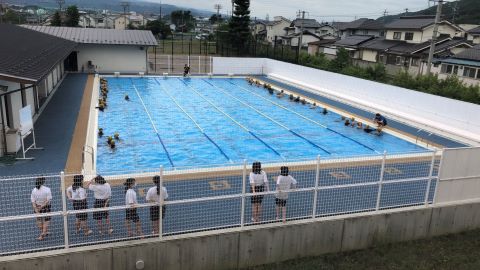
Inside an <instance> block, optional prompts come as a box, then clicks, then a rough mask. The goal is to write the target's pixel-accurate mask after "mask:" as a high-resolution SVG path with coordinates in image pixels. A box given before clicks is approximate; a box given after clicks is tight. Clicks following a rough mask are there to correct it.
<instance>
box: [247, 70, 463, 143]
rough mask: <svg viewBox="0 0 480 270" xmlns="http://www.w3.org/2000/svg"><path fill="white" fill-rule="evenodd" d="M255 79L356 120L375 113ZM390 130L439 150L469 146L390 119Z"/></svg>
mask: <svg viewBox="0 0 480 270" xmlns="http://www.w3.org/2000/svg"><path fill="white" fill-rule="evenodd" d="M253 77H254V78H256V79H258V80H261V81H264V82H266V83H269V84H271V85H272V86H273V87H274V88H277V89H285V90H286V91H289V92H294V93H297V94H299V95H301V96H303V97H306V98H309V99H314V100H316V101H317V102H319V103H323V104H326V105H328V106H331V107H334V108H336V109H337V110H339V111H343V112H346V113H348V114H349V115H354V116H356V119H372V117H373V112H369V111H367V110H365V109H361V108H357V107H354V106H351V105H348V104H347V103H342V102H339V101H336V100H334V99H331V98H328V97H326V96H321V95H319V94H315V93H312V92H310V91H307V90H304V89H301V88H299V87H295V86H293V85H290V84H287V83H283V82H280V81H278V80H275V79H272V78H269V77H267V76H253ZM388 128H389V129H393V130H394V131H396V132H397V133H401V134H403V135H406V136H409V137H412V138H413V139H414V140H415V138H416V137H417V136H418V139H419V141H422V142H428V144H429V145H434V146H436V147H438V148H444V147H465V146H467V145H465V144H463V143H460V142H457V141H454V140H451V139H449V138H445V137H442V136H440V135H437V134H434V133H430V132H429V131H425V130H420V129H419V128H416V127H414V126H410V125H407V124H405V123H401V122H399V121H396V120H393V119H388Z"/></svg>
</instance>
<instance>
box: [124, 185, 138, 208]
mask: <svg viewBox="0 0 480 270" xmlns="http://www.w3.org/2000/svg"><path fill="white" fill-rule="evenodd" d="M131 204H138V202H137V193H136V192H135V190H133V189H129V190H127V193H126V194H125V205H131Z"/></svg>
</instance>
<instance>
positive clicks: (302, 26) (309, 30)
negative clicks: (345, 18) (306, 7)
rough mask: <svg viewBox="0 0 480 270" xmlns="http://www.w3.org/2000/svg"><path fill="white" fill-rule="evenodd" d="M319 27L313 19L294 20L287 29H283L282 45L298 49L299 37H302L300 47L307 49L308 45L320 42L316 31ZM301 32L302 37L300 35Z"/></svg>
mask: <svg viewBox="0 0 480 270" xmlns="http://www.w3.org/2000/svg"><path fill="white" fill-rule="evenodd" d="M320 27H321V25H320V23H318V22H317V21H316V20H314V19H296V20H294V21H293V22H292V23H291V24H290V26H289V27H287V28H285V30H286V33H285V35H284V36H282V37H281V38H282V43H283V44H284V45H289V46H292V47H298V46H299V44H298V43H299V41H300V37H302V44H301V46H302V47H307V46H308V43H310V42H314V41H318V40H320V39H321V38H320V36H319V35H318V30H319V29H320ZM302 30H303V35H302V34H301V33H302Z"/></svg>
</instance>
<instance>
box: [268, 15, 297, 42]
mask: <svg viewBox="0 0 480 270" xmlns="http://www.w3.org/2000/svg"><path fill="white" fill-rule="evenodd" d="M291 23H292V22H291V21H290V20H288V19H286V18H285V17H282V16H276V17H274V18H273V21H269V22H266V23H265V30H266V37H265V38H266V41H267V42H269V43H273V42H275V39H277V41H278V42H281V40H280V37H282V36H284V35H286V30H285V28H287V27H290V25H291Z"/></svg>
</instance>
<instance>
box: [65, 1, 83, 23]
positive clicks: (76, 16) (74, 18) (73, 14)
mask: <svg viewBox="0 0 480 270" xmlns="http://www.w3.org/2000/svg"><path fill="white" fill-rule="evenodd" d="M79 20H80V13H79V12H78V8H77V6H69V7H68V8H67V11H66V14H65V25H66V26H70V27H77V26H78V21H79Z"/></svg>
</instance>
